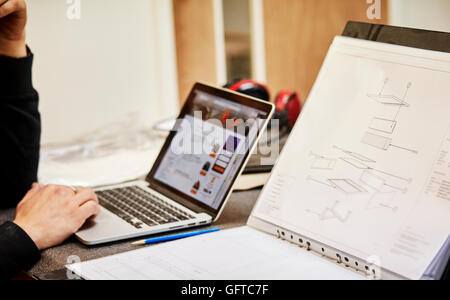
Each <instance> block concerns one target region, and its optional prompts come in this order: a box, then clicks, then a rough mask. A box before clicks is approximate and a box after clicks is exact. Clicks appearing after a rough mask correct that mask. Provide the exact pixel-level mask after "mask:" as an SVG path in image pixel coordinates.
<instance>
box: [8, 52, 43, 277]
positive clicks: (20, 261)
mask: <svg viewBox="0 0 450 300" xmlns="http://www.w3.org/2000/svg"><path fill="white" fill-rule="evenodd" d="M32 63H33V56H32V54H31V53H30V54H29V55H28V57H26V58H21V59H16V58H10V57H5V56H0V140H1V147H0V165H1V167H0V185H1V190H2V197H1V198H0V209H5V208H12V207H15V206H16V205H17V204H18V203H19V202H20V200H21V199H22V198H23V197H24V196H25V194H26V192H27V191H28V190H29V189H30V188H31V185H32V183H33V182H36V181H37V168H38V163H39V145H40V135H41V121H40V115H39V111H38V94H37V92H36V91H35V90H34V88H33V85H32V81H31V66H32ZM39 258H40V253H39V251H38V249H37V247H36V245H35V244H34V243H33V241H32V240H31V239H30V237H29V236H28V235H27V234H26V233H25V232H24V231H23V230H22V229H21V228H20V227H18V226H16V225H15V224H14V223H10V222H8V223H6V224H3V225H1V226H0V279H9V278H11V277H12V276H14V275H15V274H16V273H17V272H19V271H23V270H27V269H29V268H31V267H32V266H33V265H34V264H35V263H36V262H37V261H38V260H39Z"/></svg>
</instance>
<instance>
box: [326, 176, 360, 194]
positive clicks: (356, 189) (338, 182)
mask: <svg viewBox="0 0 450 300" xmlns="http://www.w3.org/2000/svg"><path fill="white" fill-rule="evenodd" d="M328 181H329V182H330V183H331V184H332V185H334V186H336V188H337V189H339V190H340V191H342V192H344V193H345V194H358V193H365V192H367V190H366V189H364V188H363V187H361V186H360V185H359V184H357V183H356V182H354V181H353V180H351V179H328Z"/></svg>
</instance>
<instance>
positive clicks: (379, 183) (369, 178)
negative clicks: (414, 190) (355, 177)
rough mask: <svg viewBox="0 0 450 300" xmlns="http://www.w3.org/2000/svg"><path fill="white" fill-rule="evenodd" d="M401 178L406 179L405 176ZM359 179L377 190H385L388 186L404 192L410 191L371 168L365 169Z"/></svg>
mask: <svg viewBox="0 0 450 300" xmlns="http://www.w3.org/2000/svg"><path fill="white" fill-rule="evenodd" d="M372 171H374V170H372ZM399 179H403V180H405V179H404V178H399ZM359 180H360V181H361V182H362V183H364V184H366V185H367V186H369V187H371V188H372V189H374V190H375V191H377V192H383V191H384V190H385V188H386V187H387V188H390V189H393V190H397V191H400V192H402V193H406V192H408V189H407V188H406V187H400V186H395V185H394V184H391V183H389V182H388V181H387V180H386V179H385V178H383V177H381V176H378V175H376V174H374V173H373V172H371V171H369V170H366V171H364V172H363V173H362V175H361V178H360V179H359ZM405 182H406V183H410V181H409V180H408V181H406V180H405Z"/></svg>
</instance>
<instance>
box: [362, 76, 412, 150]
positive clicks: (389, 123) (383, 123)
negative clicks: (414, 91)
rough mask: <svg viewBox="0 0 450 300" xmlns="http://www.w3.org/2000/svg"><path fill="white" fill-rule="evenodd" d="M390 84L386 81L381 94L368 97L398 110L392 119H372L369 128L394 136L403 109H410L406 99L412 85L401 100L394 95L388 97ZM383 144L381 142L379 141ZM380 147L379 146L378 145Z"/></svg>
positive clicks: (409, 85) (408, 86)
mask: <svg viewBox="0 0 450 300" xmlns="http://www.w3.org/2000/svg"><path fill="white" fill-rule="evenodd" d="M388 82H389V79H386V80H385V81H384V85H383V88H382V89H381V91H380V93H379V94H369V95H367V96H368V97H369V98H371V99H372V100H375V101H377V102H379V103H381V104H384V105H385V106H390V107H394V108H396V111H395V112H393V113H395V115H394V116H393V117H392V119H387V118H380V117H375V118H373V119H372V121H371V123H370V125H369V128H370V129H372V130H375V131H379V132H383V133H387V134H393V133H394V130H395V129H396V127H397V122H398V116H399V115H400V111H401V109H402V108H405V107H410V104H409V103H407V102H406V97H407V96H408V92H409V90H410V88H411V86H412V83H411V82H409V83H408V85H407V87H406V91H405V93H404V95H403V98H399V97H396V96H393V95H386V94H384V89H385V87H386V84H387V83H388ZM378 142H379V143H381V141H378ZM377 145H379V144H377Z"/></svg>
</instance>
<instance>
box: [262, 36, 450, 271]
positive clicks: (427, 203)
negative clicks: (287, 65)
mask: <svg viewBox="0 0 450 300" xmlns="http://www.w3.org/2000/svg"><path fill="white" fill-rule="evenodd" d="M254 216H255V217H257V218H260V219H262V220H265V221H267V222H269V223H272V224H277V225H279V226H280V227H283V228H286V229H287V230H290V231H292V232H296V233H298V234H301V235H304V236H307V237H309V238H311V239H313V240H316V241H318V242H320V243H322V244H325V245H329V246H330V247H332V248H335V249H339V250H340V251H343V252H346V253H348V254H350V255H353V256H356V257H359V258H360V259H363V260H371V261H377V262H378V264H379V265H380V266H381V267H383V268H385V269H387V270H389V271H391V272H394V273H396V274H399V275H401V276H404V277H406V278H411V279H419V278H420V277H421V276H422V274H423V273H424V271H425V269H426V268H427V266H428V265H430V263H431V261H432V259H433V258H434V256H435V255H436V254H437V253H438V251H439V249H440V248H441V246H442V245H443V243H444V242H445V240H446V239H447V237H448V235H449V233H450V54H448V53H440V52H432V51H425V50H421V49H413V48H407V47H401V46H394V45H388V44H381V43H375V42H369V41H362V40H356V39H350V38H343V37H337V38H336V39H335V41H334V43H333V46H332V47H331V49H330V51H329V53H328V56H327V59H326V61H325V63H324V66H323V68H322V70H321V73H320V75H319V77H318V79H317V81H316V83H315V86H314V88H313V90H312V92H311V94H310V97H309V100H308V102H307V105H306V107H305V109H304V111H303V113H302V116H301V118H300V119H299V121H298V123H297V125H296V128H295V129H294V131H293V132H292V134H291V136H290V139H289V141H288V142H287V145H286V146H285V148H284V151H283V153H282V154H281V158H280V160H279V162H278V164H277V166H276V167H275V169H274V171H273V174H272V176H271V179H270V180H269V182H268V184H267V185H266V188H265V190H264V191H263V192H262V195H261V198H260V201H259V202H258V204H257V207H256V208H255V211H254Z"/></svg>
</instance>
